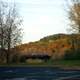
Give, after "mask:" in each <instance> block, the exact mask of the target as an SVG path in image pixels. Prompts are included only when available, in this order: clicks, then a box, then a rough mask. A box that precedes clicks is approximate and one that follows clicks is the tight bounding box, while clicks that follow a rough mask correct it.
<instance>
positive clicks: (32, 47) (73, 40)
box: [14, 34, 80, 59]
mask: <svg viewBox="0 0 80 80" xmlns="http://www.w3.org/2000/svg"><path fill="white" fill-rule="evenodd" d="M79 49H80V34H71V35H69V34H55V35H51V36H47V37H44V38H42V39H40V40H39V41H36V42H31V43H28V44H22V45H19V46H16V47H15V48H14V51H15V52H14V53H17V54H19V55H49V56H51V57H52V59H61V58H63V56H65V54H72V53H73V52H74V53H76V52H77V53H78V52H79Z"/></svg>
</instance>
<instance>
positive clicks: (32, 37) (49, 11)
mask: <svg viewBox="0 0 80 80" xmlns="http://www.w3.org/2000/svg"><path fill="white" fill-rule="evenodd" d="M7 1H15V3H17V7H18V9H19V12H20V15H21V16H22V17H23V31H24V34H23V42H32V41H37V40H39V39H40V38H43V37H44V36H48V35H52V34H57V33H66V32H67V31H66V22H65V11H64V0H7Z"/></svg>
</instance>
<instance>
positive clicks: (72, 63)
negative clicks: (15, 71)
mask: <svg viewBox="0 0 80 80" xmlns="http://www.w3.org/2000/svg"><path fill="white" fill-rule="evenodd" d="M0 67H60V68H80V60H54V61H47V62H42V63H35V64H34V63H14V64H13V63H10V64H0Z"/></svg>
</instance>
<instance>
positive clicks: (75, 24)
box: [67, 0, 80, 33]
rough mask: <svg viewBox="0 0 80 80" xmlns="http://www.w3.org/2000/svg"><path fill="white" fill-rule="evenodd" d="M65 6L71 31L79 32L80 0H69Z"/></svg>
mask: <svg viewBox="0 0 80 80" xmlns="http://www.w3.org/2000/svg"><path fill="white" fill-rule="evenodd" d="M67 6H68V19H69V20H70V27H71V31H72V32H76V33H80V0H70V1H69V2H68V5H67Z"/></svg>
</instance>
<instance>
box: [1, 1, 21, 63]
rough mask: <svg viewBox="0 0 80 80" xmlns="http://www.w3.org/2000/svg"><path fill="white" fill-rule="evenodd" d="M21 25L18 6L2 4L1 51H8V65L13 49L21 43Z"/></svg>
mask: <svg viewBox="0 0 80 80" xmlns="http://www.w3.org/2000/svg"><path fill="white" fill-rule="evenodd" d="M21 23H22V19H21V18H20V16H19V14H18V12H17V9H16V5H15V4H14V5H8V3H4V2H0V35H1V36H0V43H1V49H7V57H6V59H7V63H8V62H9V59H10V50H11V48H12V47H14V46H16V45H17V44H19V43H20V42H21V36H22V35H21V30H22V29H21V27H20V26H21Z"/></svg>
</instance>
